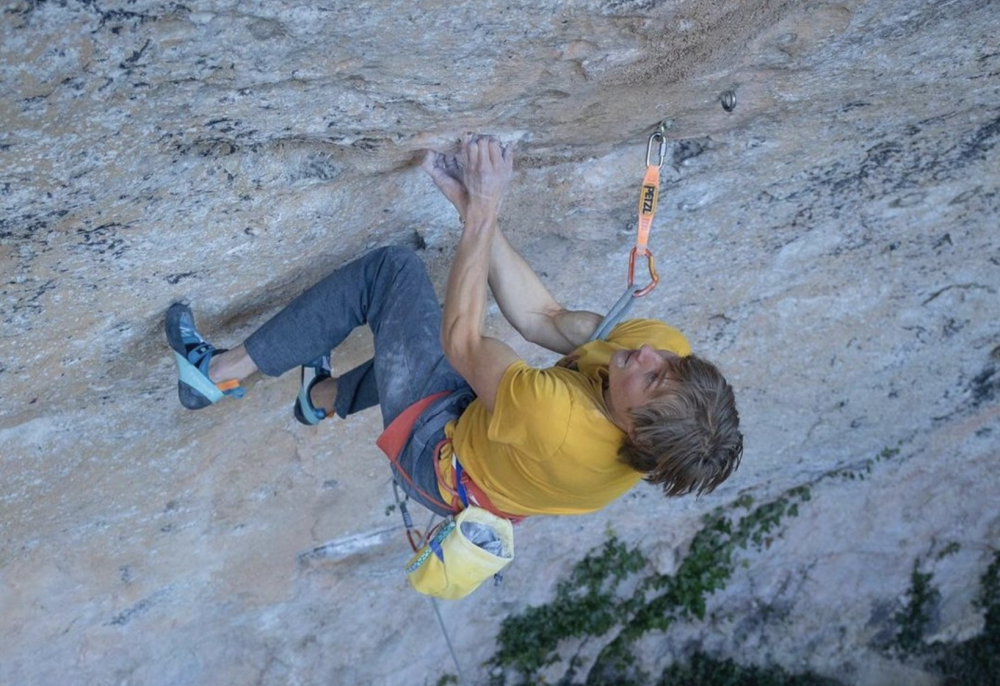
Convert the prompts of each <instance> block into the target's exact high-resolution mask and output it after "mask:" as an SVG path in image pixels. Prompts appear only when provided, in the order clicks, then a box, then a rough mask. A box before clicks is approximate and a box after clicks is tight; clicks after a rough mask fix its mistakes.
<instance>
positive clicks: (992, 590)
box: [934, 551, 1000, 686]
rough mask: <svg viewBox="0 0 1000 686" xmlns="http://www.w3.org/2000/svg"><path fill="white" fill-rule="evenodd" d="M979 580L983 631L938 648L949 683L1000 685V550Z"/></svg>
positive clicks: (938, 663)
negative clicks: (963, 640) (956, 643)
mask: <svg viewBox="0 0 1000 686" xmlns="http://www.w3.org/2000/svg"><path fill="white" fill-rule="evenodd" d="M979 583H980V586H979V594H978V596H977V597H976V600H975V603H974V605H975V607H976V608H977V609H979V610H982V611H983V614H984V618H985V620H986V622H985V626H984V627H983V631H982V633H980V634H979V635H978V636H976V637H975V638H971V639H969V640H968V641H965V642H964V643H960V644H958V645H955V646H949V647H947V648H943V649H939V650H938V651H937V653H938V654H937V659H936V660H935V663H934V666H935V667H936V668H937V670H938V671H939V672H940V673H941V674H942V675H943V676H944V683H945V684H947V686H1000V551H998V552H995V553H994V554H993V562H992V564H990V566H989V568H987V570H986V573H985V574H983V576H982V577H981V578H980V581H979Z"/></svg>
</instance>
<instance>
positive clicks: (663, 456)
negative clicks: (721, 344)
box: [618, 355, 743, 497]
mask: <svg viewBox="0 0 1000 686" xmlns="http://www.w3.org/2000/svg"><path fill="white" fill-rule="evenodd" d="M668 364H669V376H670V377H671V379H672V380H673V381H674V383H670V384H667V385H666V390H665V391H664V393H663V395H661V396H659V397H656V398H654V399H653V400H651V401H649V402H647V403H646V404H645V405H643V406H642V407H638V408H634V409H633V410H631V415H632V421H633V425H632V431H631V432H629V434H628V435H627V436H626V438H625V442H624V443H623V445H622V447H621V448H620V449H619V451H618V456H619V459H621V460H622V462H624V463H625V464H627V465H629V466H630V467H632V469H635V470H636V471H638V472H642V473H643V474H645V475H646V477H645V478H646V481H648V482H650V483H654V484H661V485H662V486H663V492H664V494H665V495H667V496H668V497H669V496H678V495H685V494H688V493H697V494H699V495H700V494H702V493H710V492H712V491H713V490H715V487H716V486H718V485H719V484H721V483H722V482H723V481H725V480H726V478H728V477H729V475H730V474H732V473H733V472H734V471H736V468H737V467H739V464H740V459H741V458H742V456H743V434H741V433H740V430H739V427H740V415H739V412H737V411H736V399H735V397H734V395H733V388H732V386H730V385H729V383H728V382H727V381H726V379H725V377H723V376H722V374H721V373H720V372H719V370H718V369H717V368H716V367H715V365H713V364H712V363H710V362H707V361H705V360H703V359H701V358H700V357H697V356H695V355H688V356H687V357H678V358H674V359H671V360H670V361H669V362H668Z"/></svg>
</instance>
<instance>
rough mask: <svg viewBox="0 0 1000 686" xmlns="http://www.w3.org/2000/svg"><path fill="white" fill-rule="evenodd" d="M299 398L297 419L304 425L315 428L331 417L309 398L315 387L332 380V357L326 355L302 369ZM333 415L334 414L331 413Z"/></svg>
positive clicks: (296, 412) (296, 408) (296, 402)
mask: <svg viewBox="0 0 1000 686" xmlns="http://www.w3.org/2000/svg"><path fill="white" fill-rule="evenodd" d="M301 372H302V374H301V380H302V381H301V383H300V384H299V397H298V398H296V399H295V418H296V419H297V420H299V422H301V423H302V424H305V425H307V426H314V425H316V424H319V423H320V422H321V421H322V420H324V419H326V418H327V417H329V416H330V414H327V412H326V410H323V409H322V408H319V407H316V406H314V405H313V404H312V400H311V399H310V398H309V393H310V391H312V389H313V386H315V385H316V384H318V383H319V382H320V381H323V380H324V379H329V378H330V357H329V355H324V356H323V357H320V358H319V359H316V360H313V361H312V362H310V363H309V364H304V365H302V367H301ZM331 414H332V413H331Z"/></svg>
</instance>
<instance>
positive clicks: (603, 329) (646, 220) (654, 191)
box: [590, 119, 673, 341]
mask: <svg viewBox="0 0 1000 686" xmlns="http://www.w3.org/2000/svg"><path fill="white" fill-rule="evenodd" d="M672 124H673V122H671V121H670V120H669V119H665V120H664V121H662V122H661V123H660V125H659V126H658V127H657V129H656V130H655V131H653V133H652V134H651V135H650V136H649V141H648V143H647V144H646V173H645V174H644V175H643V177H642V187H641V188H640V190H639V221H638V223H637V228H636V237H635V245H634V246H633V247H632V250H631V252H629V257H628V286H626V288H625V293H624V294H623V295H622V297H621V298H619V299H618V302H617V303H615V305H614V306H613V307H612V308H611V311H610V312H608V314H607V316H606V317H605V318H604V321H602V322H601V325H600V326H598V327H597V330H596V331H595V332H594V335H593V336H591V338H590V340H592V341H596V340H599V339H602V338H605V337H607V335H608V334H609V333H611V329H613V328H614V327H615V326H616V325H617V324H618V322H619V321H621V319H622V318H623V317H624V316H625V314H626V313H627V312H628V310H629V309H630V308H631V307H632V305H633V303H634V302H635V299H636V298H641V297H642V296H644V295H647V294H648V293H649V292H650V291H652V290H653V289H654V288H656V284H658V283H659V282H660V277H659V275H658V274H657V273H656V261H655V260H654V259H653V253H652V251H651V250H650V249H649V233H650V230H651V229H652V228H653V218H654V217H655V216H656V205H657V202H658V201H659V197H660V169H661V168H662V167H663V163H664V162H665V161H666V158H667V129H669V128H670V127H671V126H672ZM654 153H655V155H656V161H655V163H654V161H653V155H654ZM640 255H641V256H642V257H644V258H646V266H647V268H648V269H649V283H647V284H646V285H645V286H643V287H641V288H640V287H639V286H636V285H635V263H636V261H637V260H638V259H639V256H640Z"/></svg>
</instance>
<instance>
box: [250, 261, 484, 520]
mask: <svg viewBox="0 0 1000 686" xmlns="http://www.w3.org/2000/svg"><path fill="white" fill-rule="evenodd" d="M362 324H368V326H369V327H370V328H371V330H372V334H373V337H374V347H375V354H374V356H373V357H372V359H370V360H368V361H367V362H365V363H363V364H361V365H359V366H358V367H355V368H354V369H352V370H351V371H349V372H347V373H345V374H343V375H342V376H340V377H339V378H338V380H337V401H336V406H335V408H334V410H335V412H336V413H337V415H338V416H340V417H346V416H347V415H349V414H353V413H355V412H360V411H361V410H364V409H367V408H369V407H374V406H375V405H379V406H380V408H381V410H382V422H383V425H384V426H388V425H389V424H390V423H391V422H392V420H393V419H395V418H396V417H397V416H398V415H399V413H400V412H402V411H403V410H405V409H406V408H407V407H409V406H410V405H412V404H413V403H415V402H417V401H418V400H421V399H423V398H426V397H427V396H429V395H433V394H434V393H438V392H440V391H449V392H450V394H449V395H448V396H446V397H445V398H443V399H442V400H439V401H437V402H436V403H434V404H433V405H432V406H431V407H430V408H429V409H428V410H426V411H425V412H424V413H423V414H422V415H421V417H420V420H418V422H417V425H416V426H415V427H414V431H413V436H414V437H415V440H413V439H411V442H410V443H409V444H408V445H407V447H406V449H404V451H403V454H402V455H401V456H400V459H399V468H400V469H403V470H404V471H405V472H406V473H407V474H408V475H409V476H410V478H411V479H412V480H413V481H414V483H415V484H416V486H417V487H418V488H419V490H420V491H423V493H424V494H432V495H433V496H434V497H435V498H436V497H437V496H438V489H437V477H436V474H435V470H434V462H433V461H434V457H435V455H434V450H435V448H436V446H437V442H438V441H440V440H441V439H443V438H444V426H445V424H446V423H447V422H448V421H450V420H451V419H455V418H457V417H458V416H459V415H460V414H461V412H462V410H464V409H465V407H466V406H467V405H468V403H469V402H471V400H472V399H473V397H474V396H473V394H472V390H471V389H470V388H469V385H468V383H466V381H465V379H463V378H462V377H461V376H460V375H459V374H458V372H456V371H455V370H454V368H453V367H452V366H451V364H449V363H448V360H447V359H445V356H444V351H443V350H442V349H441V306H440V304H439V303H438V300H437V296H436V294H435V293H434V288H433V286H431V282H430V279H429V278H428V277H427V271H426V269H425V267H424V264H423V262H422V261H421V260H420V258H419V257H417V255H416V254H415V253H414V252H413V251H412V250H409V249H407V248H401V247H386V248H379V249H377V250H374V251H372V252H370V253H368V254H367V255H365V256H364V257H361V258H360V259H357V260H355V261H354V262H351V263H349V264H346V265H344V266H343V267H340V268H339V269H337V270H336V271H334V272H333V273H332V274H330V275H329V276H327V277H326V278H324V279H323V280H322V281H320V282H319V283H317V284H316V285H314V286H313V287H311V288H310V289H309V290H307V291H306V292H304V293H303V294H302V295H300V296H299V297H298V298H296V299H295V300H293V301H292V302H291V303H290V304H289V305H288V306H287V307H285V308H284V309H283V310H281V311H280V312H278V313H277V314H276V315H275V316H274V317H272V318H271V319H270V320H268V321H267V322H266V323H265V324H264V325H263V326H261V327H260V328H259V329H257V331H255V332H254V333H253V334H251V335H250V337H249V338H247V340H246V341H245V345H246V350H247V353H249V355H250V358H251V359H252V360H253V361H254V363H255V364H256V365H257V368H258V369H260V371H261V372H263V373H264V374H266V375H268V376H280V375H281V374H284V373H285V372H287V371H290V370H292V369H295V368H296V367H298V366H300V365H303V364H306V363H308V362H312V361H313V360H316V359H317V358H319V357H321V356H323V355H326V354H329V353H330V352H331V351H332V350H333V349H335V348H336V347H337V346H338V345H340V343H341V342H343V340H344V339H345V338H347V336H348V334H350V333H351V331H353V330H354V328H355V327H358V326H361V325H362ZM393 468H394V469H395V465H394V467H393ZM399 482H400V485H401V486H403V488H404V489H405V490H406V491H407V493H408V494H409V495H410V496H411V497H413V498H414V499H415V500H417V502H420V503H421V504H422V505H424V506H425V507H427V508H428V509H430V510H432V511H434V512H437V513H439V514H446V513H448V512H450V508H448V507H447V506H446V505H445V504H444V503H443V502H441V501H440V500H436V501H434V502H429V501H428V498H426V497H424V495H423V494H421V493H420V492H417V491H416V490H414V489H412V488H410V486H409V484H408V483H407V480H406V479H399Z"/></svg>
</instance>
